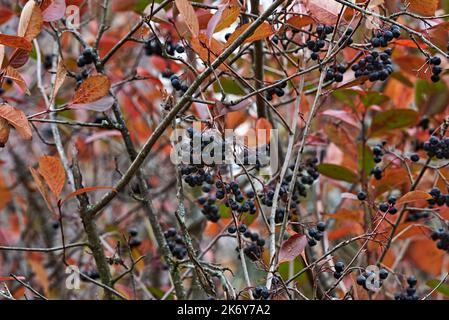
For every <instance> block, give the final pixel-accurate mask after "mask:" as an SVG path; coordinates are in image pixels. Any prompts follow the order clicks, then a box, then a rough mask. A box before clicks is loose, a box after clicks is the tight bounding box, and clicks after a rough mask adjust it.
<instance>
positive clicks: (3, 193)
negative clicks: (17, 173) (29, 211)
mask: <svg viewBox="0 0 449 320" xmlns="http://www.w3.org/2000/svg"><path fill="white" fill-rule="evenodd" d="M11 200H12V194H11V191H10V190H9V189H8V187H7V186H6V184H5V181H4V180H3V175H0V209H3V208H4V207H6V205H7V204H8V203H9V202H10V201H11Z"/></svg>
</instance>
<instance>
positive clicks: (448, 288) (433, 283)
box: [426, 279, 449, 297]
mask: <svg viewBox="0 0 449 320" xmlns="http://www.w3.org/2000/svg"><path fill="white" fill-rule="evenodd" d="M440 282H441V281H440V280H438V279H432V280H429V281H427V282H426V285H427V286H429V287H430V288H432V289H435V288H436V287H438V288H437V289H436V291H438V292H439V293H441V294H443V295H445V296H446V297H449V285H448V284H447V283H442V284H441V285H439V284H440Z"/></svg>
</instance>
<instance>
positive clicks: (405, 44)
mask: <svg viewBox="0 0 449 320" xmlns="http://www.w3.org/2000/svg"><path fill="white" fill-rule="evenodd" d="M418 43H419V46H420V47H421V49H427V48H428V45H427V44H425V43H422V42H421V43H420V42H418ZM392 44H395V45H397V46H403V47H408V48H418V46H417V45H416V43H415V41H413V40H409V39H399V40H394V41H393V42H392Z"/></svg>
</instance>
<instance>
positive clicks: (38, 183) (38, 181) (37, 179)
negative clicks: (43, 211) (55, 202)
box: [30, 168, 54, 213]
mask: <svg viewBox="0 0 449 320" xmlns="http://www.w3.org/2000/svg"><path fill="white" fill-rule="evenodd" d="M30 171H31V175H32V176H33V179H34V182H35V183H36V187H37V190H39V192H40V194H41V195H42V198H44V201H45V204H46V205H47V207H48V209H49V210H50V211H51V212H52V213H54V210H53V206H52V205H51V199H50V195H49V194H48V190H47V188H45V184H44V181H43V180H42V177H41V176H40V175H39V173H38V172H37V170H35V169H33V168H30Z"/></svg>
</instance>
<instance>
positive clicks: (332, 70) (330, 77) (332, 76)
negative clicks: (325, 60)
mask: <svg viewBox="0 0 449 320" xmlns="http://www.w3.org/2000/svg"><path fill="white" fill-rule="evenodd" d="M346 69H347V68H346V66H345V65H344V64H339V65H334V66H330V67H329V68H328V69H327V70H326V76H325V77H324V81H335V82H342V81H343V74H344V73H345V72H346Z"/></svg>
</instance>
